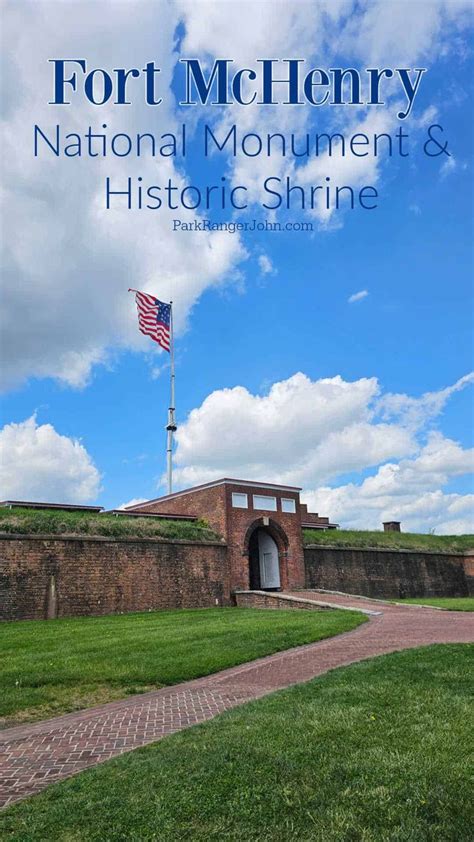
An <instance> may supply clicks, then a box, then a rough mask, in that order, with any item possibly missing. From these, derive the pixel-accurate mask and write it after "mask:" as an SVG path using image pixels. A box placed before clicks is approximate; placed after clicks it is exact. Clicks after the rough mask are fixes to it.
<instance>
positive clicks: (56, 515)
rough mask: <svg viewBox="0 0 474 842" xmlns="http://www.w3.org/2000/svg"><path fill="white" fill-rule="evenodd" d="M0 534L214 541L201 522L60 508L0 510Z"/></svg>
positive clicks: (214, 538) (209, 531)
mask: <svg viewBox="0 0 474 842" xmlns="http://www.w3.org/2000/svg"><path fill="white" fill-rule="evenodd" d="M0 532H7V533H9V534H11V533H16V534H21V535H27V534H35V533H37V534H48V535H49V534H51V535H104V536H107V537H110V538H181V539H187V540H190V541H203V540H210V541H215V540H217V539H218V536H217V535H216V534H215V532H213V531H212V529H210V527H209V526H207V524H206V523H204V522H203V521H195V522H192V521H190V522H187V521H179V520H155V519H154V518H145V517H143V518H137V517H123V516H121V515H119V516H117V517H116V516H115V515H105V514H97V515H96V514H90V513H88V512H66V511H61V510H60V509H55V510H51V511H48V510H41V509H19V508H17V509H15V508H13V509H2V508H0Z"/></svg>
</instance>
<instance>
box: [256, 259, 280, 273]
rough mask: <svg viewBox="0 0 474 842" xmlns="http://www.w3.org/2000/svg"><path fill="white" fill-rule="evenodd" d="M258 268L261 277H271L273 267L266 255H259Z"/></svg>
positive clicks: (273, 270) (273, 271)
mask: <svg viewBox="0 0 474 842" xmlns="http://www.w3.org/2000/svg"><path fill="white" fill-rule="evenodd" d="M258 266H259V269H260V272H261V273H262V275H273V274H274V273H275V271H276V270H275V267H274V265H273V263H272V261H271V260H270V258H269V257H268V255H267V254H261V255H259V258H258Z"/></svg>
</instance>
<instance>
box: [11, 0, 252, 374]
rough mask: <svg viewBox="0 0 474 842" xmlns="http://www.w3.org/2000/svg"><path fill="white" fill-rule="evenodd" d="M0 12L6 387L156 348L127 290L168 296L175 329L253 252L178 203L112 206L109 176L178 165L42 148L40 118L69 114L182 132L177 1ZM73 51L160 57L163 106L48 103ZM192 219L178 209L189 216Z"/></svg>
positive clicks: (157, 172)
mask: <svg viewBox="0 0 474 842" xmlns="http://www.w3.org/2000/svg"><path fill="white" fill-rule="evenodd" d="M134 7H135V8H134ZM98 11H99V14H98ZM4 12H5V14H4V27H5V31H4V43H5V44H8V48H5V49H4V51H3V75H4V77H5V78H6V79H15V88H14V90H15V96H14V97H13V96H10V97H8V96H7V98H6V100H7V101H6V108H5V111H6V118H5V120H4V124H3V133H4V148H3V152H2V161H3V164H4V166H3V172H4V192H3V199H2V208H1V213H2V219H3V223H4V232H3V245H4V255H3V261H2V262H3V266H4V273H3V274H4V280H3V286H4V292H3V325H2V328H1V333H2V345H3V348H2V350H3V354H2V356H3V362H2V378H3V381H4V383H5V385H7V386H11V385H16V384H17V383H18V382H21V381H22V380H24V379H25V378H27V377H31V376H37V377H47V376H50V377H56V378H59V379H61V380H63V381H65V382H66V383H68V384H69V385H71V386H82V385H84V384H85V383H86V382H87V380H88V377H89V375H90V370H91V368H92V367H93V366H94V365H96V364H98V363H103V362H106V361H107V360H108V359H112V360H113V353H114V350H115V349H117V348H118V349H120V348H133V349H139V350H147V351H151V343H150V341H149V340H147V339H146V338H145V337H143V336H142V335H141V334H140V333H139V331H138V329H137V325H136V314H135V307H134V302H133V298H132V296H131V295H129V294H128V293H127V289H128V287H129V286H133V287H137V288H141V289H144V290H148V291H154V292H156V293H157V294H159V295H160V296H161V297H164V298H165V299H169V298H171V297H172V298H173V300H174V302H175V327H176V330H177V333H178V334H179V333H180V332H182V331H183V330H184V328H185V326H186V320H187V317H188V315H189V312H190V310H191V308H192V306H193V304H194V303H195V302H196V301H197V300H198V298H199V296H200V295H201V293H202V292H203V291H204V290H205V289H207V288H208V287H212V286H218V285H221V284H223V283H233V281H234V278H235V277H236V268H237V266H238V264H239V263H240V262H241V261H242V260H243V259H244V258H245V257H246V252H245V249H244V248H243V247H242V244H241V241H240V239H239V236H238V235H235V236H232V237H230V236H228V235H226V234H225V233H223V232H215V233H209V232H191V233H189V232H186V233H184V232H183V233H181V234H180V233H179V232H175V233H173V232H172V230H171V224H172V219H173V217H174V216H176V212H175V211H172V210H170V211H168V210H166V211H165V210H163V209H160V210H159V211H149V210H143V211H140V210H132V211H128V210H126V209H123V210H122V209H112V210H106V209H105V207H104V184H105V177H106V175H108V176H110V178H111V179H112V182H113V186H115V187H116V188H118V189H121V186H122V184H125V186H126V180H127V178H128V176H130V177H131V178H132V180H133V181H134V182H135V180H136V178H137V177H138V176H141V177H142V178H143V184H156V183H158V184H160V183H165V182H166V180H167V179H168V178H171V179H172V180H173V183H174V184H176V185H177V186H183V185H184V183H185V180H186V174H185V173H184V172H183V170H182V167H181V162H180V161H178V163H177V164H176V166H175V164H174V162H173V161H172V160H171V159H170V158H167V159H159V160H156V161H155V160H153V159H145V158H143V157H142V158H139V159H133V158H127V159H126V160H124V159H123V158H120V159H114V158H113V157H110V156H109V157H107V158H106V159H105V160H102V159H99V158H93V159H89V158H87V157H81V158H70V159H64V158H62V159H57V158H55V157H54V156H53V154H52V153H47V152H42V153H41V156H40V157H38V158H34V156H33V152H32V148H33V147H32V144H33V126H34V124H35V123H37V124H38V125H39V126H40V127H41V128H42V130H43V131H45V132H52V131H53V130H54V129H55V126H56V123H60V125H61V129H62V132H63V134H66V133H67V132H77V133H79V134H81V135H83V134H84V132H86V131H87V129H88V127H89V126H91V127H92V130H93V131H101V128H102V124H103V123H106V124H107V126H108V131H109V132H110V133H115V132H120V131H128V132H129V133H130V134H133V133H134V132H135V133H136V132H137V131H150V130H152V131H153V132H155V133H156V134H157V135H159V134H160V133H161V132H165V131H166V132H169V131H173V130H176V127H177V125H178V123H177V117H176V114H175V111H174V95H173V94H172V92H171V91H170V88H169V86H170V84H171V79H172V72H173V68H174V65H175V63H176V60H177V55H176V54H175V53H174V52H173V50H174V43H175V42H174V32H175V27H176V25H177V24H178V21H179V19H178V17H177V16H176V10H175V9H174V7H173V5H171V4H169V5H167V7H166V14H159V13H158V12H159V10H158V9H157V6H156V4H154V3H147V2H133V0H132V2H128V3H123V4H122V3H115V2H109V0H102V2H101V3H100V8H99V10H98V9H97V7H96V4H90V3H86V4H82V3H81V4H79V3H58V2H54V1H53V2H52V0H41V2H38V3H36V2H35V3H32V2H28V1H27V0H26V2H25V0H19V2H17V3H15V4H8V5H7V6H6V7H5V9H4ZM26 17H27V18H28V26H27V27H25V25H24V21H25V18H26ZM104 27H106V37H104V34H105V30H104ZM64 55H66V56H76V55H81V56H82V55H85V56H86V57H87V61H88V64H89V67H117V66H123V67H133V66H135V64H136V62H137V60H140V59H139V57H140V56H141V57H142V59H141V60H143V57H148V58H150V57H155V58H159V65H160V67H161V74H160V82H161V84H162V90H163V94H164V97H163V98H164V101H163V104H162V105H160V106H159V108H156V109H150V108H147V107H146V106H145V104H144V103H142V98H141V97H139V96H137V97H135V100H134V105H133V106H130V107H127V108H124V109H122V110H120V109H117V107H115V108H113V107H108V106H104V107H103V108H101V109H100V113H99V112H98V110H97V108H95V107H94V106H92V105H89V106H87V105H85V104H84V102H83V101H82V100H81V99H80V98H79V97H78V99H77V101H75V103H74V106H71V107H69V108H61V107H60V106H55V107H54V106H49V105H48V104H47V102H48V99H50V96H51V85H52V80H51V76H52V74H51V65H50V64H49V63H48V59H50V58H51V56H53V57H57V56H64ZM137 57H138V59H137ZM7 93H8V92H7ZM195 216H196V214H195V213H194V212H190V211H187V212H180V217H181V218H182V219H186V218H191V217H192V218H194V217H195ZM197 254H198V255H199V270H198V271H196V255H197ZM20 313H21V317H20V316H19V314H20Z"/></svg>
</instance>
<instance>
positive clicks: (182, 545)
mask: <svg viewBox="0 0 474 842" xmlns="http://www.w3.org/2000/svg"><path fill="white" fill-rule="evenodd" d="M52 582H53V583H54V587H55V594H56V596H55V598H53V596H52V594H51V584H52ZM216 600H218V603H219V604H221V605H225V604H229V602H230V582H229V576H228V565H227V549H226V547H225V545H223V544H215V543H214V544H213V543H195V542H187V541H173V542H171V541H155V540H150V539H144V540H132V539H110V538H89V537H87V538H77V537H71V538H52V537H50V536H47V537H46V536H43V537H41V536H36V535H35V536H0V619H2V620H16V619H43V618H46V617H47V616H48V615H49V616H59V617H74V616H79V615H97V614H111V613H118V612H127V611H147V610H151V609H159V608H188V607H193V608H194V607H196V608H199V607H207V606H214V605H215V604H216Z"/></svg>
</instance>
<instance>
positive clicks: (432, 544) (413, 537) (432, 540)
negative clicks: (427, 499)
mask: <svg viewBox="0 0 474 842" xmlns="http://www.w3.org/2000/svg"><path fill="white" fill-rule="evenodd" d="M303 540H304V543H305V545H306V546H308V545H310V544H314V545H316V546H319V545H323V546H325V545H326V544H330V545H332V546H336V547H382V548H385V549H399V550H402V549H403V550H414V551H416V550H421V551H425V552H441V553H458V552H459V553H464V552H467V551H469V550H474V535H422V534H418V533H414V532H376V531H373V532H364V531H362V530H357V529H327V530H326V529H303Z"/></svg>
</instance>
